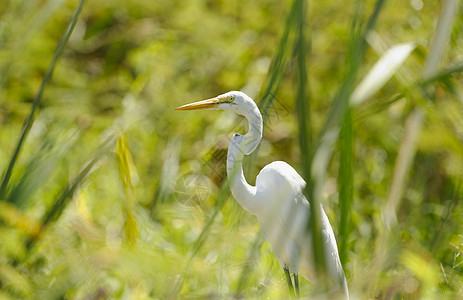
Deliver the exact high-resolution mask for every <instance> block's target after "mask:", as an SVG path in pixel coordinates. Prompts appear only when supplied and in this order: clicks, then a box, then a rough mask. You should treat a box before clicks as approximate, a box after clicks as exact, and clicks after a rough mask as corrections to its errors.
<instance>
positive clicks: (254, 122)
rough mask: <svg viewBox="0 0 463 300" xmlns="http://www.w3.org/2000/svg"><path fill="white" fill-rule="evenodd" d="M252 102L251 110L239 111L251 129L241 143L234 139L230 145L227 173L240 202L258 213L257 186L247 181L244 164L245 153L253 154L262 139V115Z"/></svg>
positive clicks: (236, 197)
mask: <svg viewBox="0 0 463 300" xmlns="http://www.w3.org/2000/svg"><path fill="white" fill-rule="evenodd" d="M252 104H253V107H252V109H251V110H243V111H238V113H239V114H241V115H243V116H244V117H245V118H246V120H247V121H248V123H249V130H248V132H247V133H246V134H245V135H244V136H243V138H244V140H242V141H241V143H240V144H239V145H236V144H235V143H234V139H232V141H231V143H230V145H229V147H228V155H227V175H228V180H229V181H230V189H231V191H232V194H233V196H234V197H235V199H236V200H237V201H238V203H239V204H240V205H241V206H242V207H243V208H244V209H245V210H247V211H249V212H250V213H252V214H257V213H258V209H259V207H260V206H259V205H258V204H257V203H256V202H257V199H256V198H255V195H256V187H255V186H251V185H250V184H249V183H248V182H247V181H246V178H245V177H244V172H243V165H242V164H243V157H244V155H249V154H251V153H252V152H253V151H254V150H255V149H256V148H257V146H258V145H259V143H260V140H261V139H262V129H263V128H262V127H263V125H262V115H261V114H260V112H259V109H258V108H257V106H256V105H255V104H254V102H253V103H252Z"/></svg>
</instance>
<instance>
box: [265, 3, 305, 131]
mask: <svg viewBox="0 0 463 300" xmlns="http://www.w3.org/2000/svg"><path fill="white" fill-rule="evenodd" d="M296 4H297V1H294V2H293V4H292V5H291V8H290V10H289V13H288V16H287V17H286V21H285V26H284V30H283V35H282V36H281V38H280V41H279V44H278V48H277V52H276V54H275V57H274V59H273V62H272V65H271V67H270V70H269V73H268V77H267V79H266V81H265V82H266V83H265V84H264V85H263V87H265V88H264V93H263V96H262V100H261V101H260V102H259V109H260V111H261V113H262V117H263V118H264V122H265V119H266V116H267V115H268V111H269V109H270V107H271V106H272V103H273V101H274V97H273V95H274V94H275V93H276V91H277V90H278V87H279V85H280V81H281V78H282V76H283V73H284V70H285V67H286V65H287V63H288V57H287V54H286V50H287V48H288V45H289V38H290V33H291V29H292V28H293V26H294V19H295V15H296V13H297V8H298V7H297V5H296Z"/></svg>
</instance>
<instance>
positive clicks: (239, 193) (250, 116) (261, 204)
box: [175, 91, 349, 299]
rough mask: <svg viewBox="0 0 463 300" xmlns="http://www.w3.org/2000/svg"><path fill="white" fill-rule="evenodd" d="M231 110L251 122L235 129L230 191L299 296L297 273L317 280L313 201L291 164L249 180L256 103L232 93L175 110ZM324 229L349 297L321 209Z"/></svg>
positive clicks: (336, 274) (334, 269)
mask: <svg viewBox="0 0 463 300" xmlns="http://www.w3.org/2000/svg"><path fill="white" fill-rule="evenodd" d="M198 109H206V110H217V109H222V110H228V111H232V112H235V113H237V114H239V115H242V116H244V117H245V118H246V119H247V121H248V123H249V130H248V132H247V133H246V134H245V135H241V134H238V133H235V134H234V135H233V138H232V140H231V142H230V145H229V147H228V155H227V175H228V179H229V182H230V189H231V192H232V194H233V196H234V197H235V199H236V200H237V201H238V203H239V204H240V205H241V206H242V207H243V208H244V209H245V210H246V211H248V212H250V213H251V214H254V215H255V216H256V217H257V221H258V222H259V225H260V229H261V231H262V233H263V235H264V238H265V239H266V240H267V241H268V242H269V243H270V245H271V247H272V250H273V253H274V254H275V256H276V258H277V259H278V261H279V263H280V264H281V266H282V267H283V269H284V271H285V275H286V278H287V280H288V284H289V285H290V290H292V281H291V277H290V273H293V276H294V284H295V286H296V291H297V293H298V294H299V283H298V274H301V275H302V276H303V277H304V278H306V279H307V280H309V281H314V280H315V279H316V278H314V277H313V275H314V273H315V262H314V254H313V247H312V237H311V232H310V231H307V230H306V228H307V222H309V219H310V204H309V202H308V201H307V199H306V198H305V197H304V195H303V193H302V191H303V189H304V187H305V185H306V183H305V181H304V180H303V179H302V177H301V176H300V175H299V174H298V173H297V172H296V170H294V169H293V168H292V167H291V166H290V165H288V164H287V163H285V162H283V161H275V162H272V163H270V164H269V165H267V166H265V167H264V168H263V169H262V170H261V171H260V173H259V175H257V179H256V186H251V185H250V184H248V183H247V181H246V178H245V177H244V173H243V167H242V160H243V156H244V155H249V154H251V153H252V152H253V151H254V150H255V149H256V148H257V146H258V145H259V143H260V141H261V139H262V129H263V124H262V115H261V113H260V111H259V109H258V108H257V105H256V104H255V103H254V101H253V100H252V99H251V98H250V97H248V96H247V95H246V94H245V93H243V92H237V91H232V92H228V93H225V94H222V95H219V96H217V97H215V98H211V99H207V100H203V101H199V102H195V103H191V104H186V105H183V106H180V107H177V108H176V109H175V110H198ZM320 209H321V227H322V236H323V239H324V240H323V242H324V250H325V259H326V267H327V273H328V274H327V275H328V276H327V277H328V278H329V279H330V282H331V287H332V291H333V292H335V293H339V292H340V293H343V294H345V297H347V299H348V298H349V295H348V290H347V282H346V278H345V275H344V271H343V269H342V265H341V261H340V260H339V255H338V249H337V245H336V239H335V237H334V233H333V229H332V228H331V225H330V222H329V220H328V217H327V216H326V214H325V212H324V210H323V208H322V207H320Z"/></svg>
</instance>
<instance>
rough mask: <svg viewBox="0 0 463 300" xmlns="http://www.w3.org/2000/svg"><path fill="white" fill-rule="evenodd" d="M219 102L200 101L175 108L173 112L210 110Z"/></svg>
mask: <svg viewBox="0 0 463 300" xmlns="http://www.w3.org/2000/svg"><path fill="white" fill-rule="evenodd" d="M220 103H221V102H220V100H219V99H217V98H211V99H207V100H202V101H198V102H194V103H190V104H185V105H182V106H179V107H177V108H176V109H174V110H198V109H211V108H216V107H217V105H219V104H220Z"/></svg>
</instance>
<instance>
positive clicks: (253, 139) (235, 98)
mask: <svg viewBox="0 0 463 300" xmlns="http://www.w3.org/2000/svg"><path fill="white" fill-rule="evenodd" d="M198 109H204V110H217V109H223V110H229V111H232V112H234V113H237V114H239V115H242V116H244V117H245V118H246V119H247V120H248V123H249V131H248V133H247V134H246V135H245V136H243V135H235V136H234V140H232V141H231V143H230V147H237V148H239V149H240V150H241V152H243V153H244V154H246V155H248V154H250V153H251V152H252V151H254V149H256V147H257V145H258V144H259V142H260V139H261V138H262V129H263V128H262V127H263V125H262V115H261V114H260V112H259V109H258V108H257V105H256V103H254V101H253V100H252V99H251V98H250V97H249V96H248V95H246V94H245V93H243V92H237V91H232V92H228V93H225V94H222V95H219V96H217V97H214V98H211V99H207V100H202V101H198V102H194V103H190V104H186V105H183V106H180V107H177V108H176V109H175V110H198Z"/></svg>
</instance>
